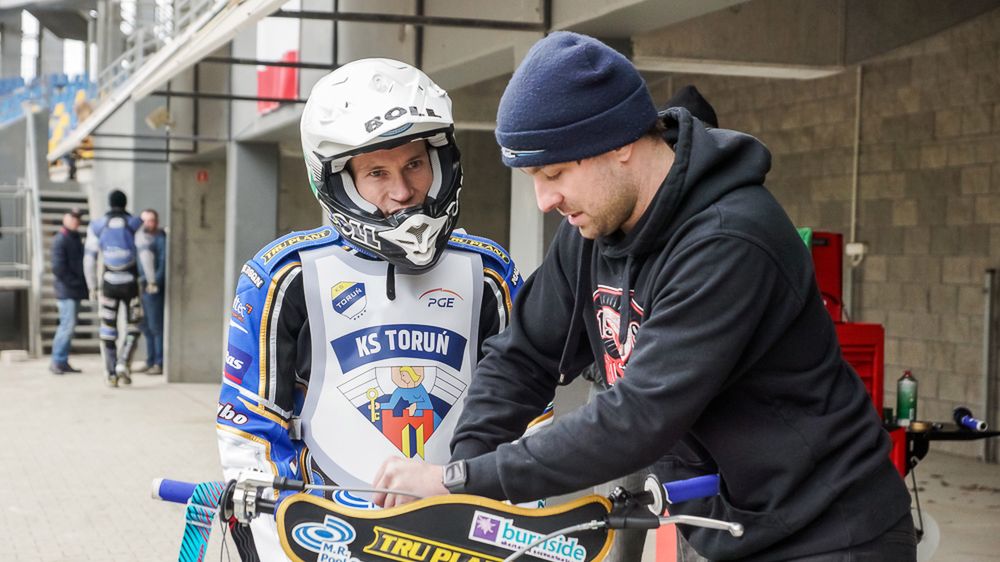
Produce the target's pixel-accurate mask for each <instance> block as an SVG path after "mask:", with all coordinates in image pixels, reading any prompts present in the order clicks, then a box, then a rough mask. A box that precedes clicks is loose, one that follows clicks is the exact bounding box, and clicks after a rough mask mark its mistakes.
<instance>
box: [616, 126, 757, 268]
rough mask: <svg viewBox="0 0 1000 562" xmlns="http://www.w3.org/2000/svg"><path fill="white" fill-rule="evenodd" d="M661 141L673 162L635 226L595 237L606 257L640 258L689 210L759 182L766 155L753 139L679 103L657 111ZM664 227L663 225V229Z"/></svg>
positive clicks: (698, 209)
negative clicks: (661, 126) (669, 149)
mask: <svg viewBox="0 0 1000 562" xmlns="http://www.w3.org/2000/svg"><path fill="white" fill-rule="evenodd" d="M660 119H661V120H662V121H663V123H664V124H665V125H666V127H667V130H666V132H665V133H664V140H666V142H667V143H668V144H670V145H671V147H672V148H673V150H674V164H673V165H672V166H671V167H670V171H669V172H668V173H667V177H666V178H665V179H664V180H663V183H662V184H661V185H660V189H659V191H658V192H657V194H656V196H655V197H654V198H653V201H652V203H651V204H650V206H649V208H648V209H646V212H645V213H644V214H643V215H642V217H641V218H640V219H639V222H638V223H637V224H636V226H635V228H634V229H632V231H631V232H629V233H628V234H627V235H623V234H622V233H621V232H617V233H615V234H612V235H609V236H606V237H603V238H601V239H599V240H598V244H599V245H600V247H601V250H602V252H603V253H604V255H605V256H607V257H609V258H615V257H619V258H622V257H626V256H634V257H640V256H644V255H646V254H649V253H652V252H655V251H657V250H659V249H660V248H662V247H663V246H664V245H666V243H667V241H668V240H669V239H670V237H671V236H673V234H674V233H675V232H676V231H677V230H678V229H679V228H680V227H681V225H683V224H684V222H685V221H686V220H687V219H689V218H690V217H692V216H694V215H695V214H697V213H699V212H701V211H703V210H704V209H706V208H707V207H709V206H710V205H712V204H713V203H715V202H716V201H717V200H718V199H719V198H721V197H722V196H724V195H726V194H727V193H729V192H731V191H733V190H736V189H739V188H741V187H744V186H753V185H763V183H764V176H766V175H767V172H768V171H769V170H770V169H771V153H770V152H769V151H768V150H767V147H765V146H764V144H763V143H761V142H760V141H759V140H757V139H756V138H754V137H752V136H750V135H747V134H744V133H739V132H736V131H730V130H727V129H709V128H706V126H705V124H704V123H702V122H701V121H699V120H698V119H696V118H694V117H692V116H691V113H689V112H688V110H686V109H684V108H682V107H672V108H670V109H667V110H666V111H664V112H662V113H660ZM664 225H667V228H664Z"/></svg>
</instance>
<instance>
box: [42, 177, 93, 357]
mask: <svg viewBox="0 0 1000 562" xmlns="http://www.w3.org/2000/svg"><path fill="white" fill-rule="evenodd" d="M39 203H40V205H39V207H40V210H41V213H40V215H41V217H40V218H41V223H42V224H41V234H42V246H43V248H44V257H45V259H44V263H45V265H44V269H43V273H42V293H41V297H42V298H41V329H42V348H43V349H44V353H46V354H48V353H51V352H52V338H53V337H54V336H55V333H56V328H57V327H58V326H59V308H58V305H57V304H56V292H55V287H54V285H53V283H54V281H55V276H54V275H53V274H52V237H53V236H54V235H55V233H56V232H58V231H59V227H60V226H61V225H62V217H63V215H64V214H65V213H67V212H69V211H70V210H71V209H73V208H74V207H77V208H79V209H80V210H81V211H83V216H82V218H81V226H80V234H81V235H83V236H84V237H86V229H87V225H88V224H90V215H89V213H88V211H87V197H86V196H85V195H84V194H83V193H80V192H79V191H76V192H74V191H62V190H60V191H55V190H52V191H42V192H40V193H39ZM99 327H100V322H99V319H98V316H97V306H96V303H94V302H92V301H89V300H84V301H81V302H80V312H79V316H78V319H77V323H76V330H75V331H74V332H73V349H72V351H73V352H75V353H98V352H99V351H100V339H98V329H99Z"/></svg>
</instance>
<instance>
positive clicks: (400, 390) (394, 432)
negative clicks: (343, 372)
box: [338, 365, 466, 458]
mask: <svg viewBox="0 0 1000 562" xmlns="http://www.w3.org/2000/svg"><path fill="white" fill-rule="evenodd" d="M465 387H466V385H465V383H464V382H462V380H461V379H459V378H458V377H456V376H455V375H452V374H450V373H448V372H447V371H445V370H444V369H441V368H438V367H430V366H417V365H412V366H411V365H400V366H393V367H377V368H375V369H371V370H369V371H365V372H364V373H361V374H359V375H358V376H356V377H354V378H352V379H351V380H349V381H347V382H345V383H343V384H340V385H339V386H338V388H339V389H340V391H341V392H342V393H343V394H344V396H345V397H346V398H347V399H348V400H350V402H351V404H353V405H354V407H355V408H356V409H357V411H358V413H359V414H360V415H362V416H364V418H365V419H366V420H367V421H368V422H369V423H371V424H372V425H373V426H374V427H375V428H376V429H377V430H378V431H379V432H380V433H382V435H384V436H385V438H386V439H388V440H389V441H391V442H392V444H393V445H394V446H395V447H396V448H397V449H399V451H400V452H402V453H403V455H405V456H406V457H408V458H413V457H420V458H425V457H424V446H425V445H426V444H427V441H428V440H429V439H430V438H431V436H432V435H434V431H435V430H436V429H437V428H438V427H439V426H440V425H441V421H442V420H443V419H444V417H445V416H447V415H448V412H449V411H450V410H451V408H452V406H454V404H455V402H457V401H458V399H459V398H460V397H461V396H462V393H463V392H464V391H465Z"/></svg>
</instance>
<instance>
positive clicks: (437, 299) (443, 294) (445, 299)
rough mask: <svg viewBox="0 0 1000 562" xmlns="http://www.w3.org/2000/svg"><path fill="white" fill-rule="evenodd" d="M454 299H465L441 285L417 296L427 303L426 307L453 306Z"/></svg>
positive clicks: (419, 299)
mask: <svg viewBox="0 0 1000 562" xmlns="http://www.w3.org/2000/svg"><path fill="white" fill-rule="evenodd" d="M456 299H457V300H460V301H464V300H465V299H464V298H462V295H460V294H458V293H456V292H455V291H452V290H450V289H445V288H443V287H438V288H437V289H431V290H429V291H425V292H424V294H422V295H420V296H419V297H417V300H418V301H424V302H426V303H427V308H455V300H456Z"/></svg>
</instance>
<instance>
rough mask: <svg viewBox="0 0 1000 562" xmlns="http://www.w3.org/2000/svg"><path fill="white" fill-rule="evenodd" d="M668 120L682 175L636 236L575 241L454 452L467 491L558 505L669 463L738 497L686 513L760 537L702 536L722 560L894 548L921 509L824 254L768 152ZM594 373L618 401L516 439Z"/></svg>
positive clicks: (672, 471)
mask: <svg viewBox="0 0 1000 562" xmlns="http://www.w3.org/2000/svg"><path fill="white" fill-rule="evenodd" d="M664 120H665V122H666V124H667V126H668V131H667V135H666V138H667V139H668V140H669V142H671V143H672V144H673V149H674V152H675V161H674V164H673V166H672V167H671V168H670V171H669V173H668V175H667V177H666V179H665V180H664V182H663V184H662V185H661V187H660V189H659V191H658V193H657V195H656V197H655V199H654V200H653V202H652V204H651V205H650V207H649V209H647V210H646V212H645V214H644V215H643V216H642V217H641V219H640V220H639V223H638V224H637V225H636V227H635V228H634V229H633V230H632V231H631V232H630V233H629V234H628V235H621V233H619V235H617V236H611V237H607V238H602V239H599V240H597V241H596V242H590V241H587V240H585V239H584V238H582V237H581V236H580V234H579V232H578V231H577V230H576V229H575V228H573V227H571V226H570V225H569V224H567V223H566V222H564V223H563V224H562V226H561V227H560V229H559V232H558V233H557V234H556V238H555V240H554V241H553V243H552V246H551V247H550V249H549V253H548V255H547V256H546V257H545V260H544V262H543V264H542V266H541V267H540V268H539V270H538V271H537V272H536V273H535V274H534V275H532V277H531V278H530V279H528V280H527V282H526V284H525V286H524V287H523V288H522V289H521V293H520V294H519V295H518V298H517V300H516V302H515V303H514V312H513V313H512V323H511V325H510V327H509V329H508V330H506V331H505V332H503V333H502V334H500V335H498V336H496V337H494V338H492V339H490V340H488V341H487V342H486V343H485V346H484V347H485V348H486V349H487V354H486V357H485V358H484V359H483V360H482V362H481V363H480V364H479V367H478V369H477V370H476V374H475V377H473V383H472V386H471V387H470V388H469V395H468V402H467V403H466V407H465V410H464V412H463V414H462V417H461V418H460V420H459V423H458V428H457V431H456V433H455V437H454V439H453V441H452V449H453V456H454V458H455V459H467V460H468V474H469V476H468V482H467V485H466V489H467V491H468V492H470V493H475V494H480V495H485V496H489V497H494V498H507V499H510V500H512V501H518V502H519V501H524V500H528V499H534V498H539V497H547V496H552V495H557V494H562V493H566V492H570V491H574V490H581V489H584V488H587V487H589V486H592V485H595V484H598V483H601V482H606V481H608V480H611V479H613V478H617V477H620V476H622V475H624V474H628V473H631V472H634V471H637V470H640V469H644V468H646V467H649V466H650V465H652V464H653V463H654V461H657V460H658V459H661V457H663V456H664V455H665V454H667V453H669V455H668V456H667V457H666V459H665V460H663V461H661V462H659V463H657V470H658V472H660V473H661V476H663V477H666V478H669V479H673V478H681V477H687V476H692V475H696V474H705V473H719V474H720V475H721V482H722V484H721V489H722V492H721V494H720V495H719V496H717V497H715V498H712V499H708V500H697V501H692V502H688V503H686V504H681V505H678V506H672V507H671V512H672V513H674V514H679V513H686V514H695V515H705V516H710V517H715V518H720V519H725V520H728V521H736V522H740V523H743V524H744V526H745V527H746V533H745V535H744V536H743V537H742V538H733V537H731V536H729V534H727V533H725V532H721V531H715V530H705V529H694V530H691V529H689V528H688V529H683V532H684V534H685V535H686V536H687V537H688V539H689V540H690V542H691V543H692V545H693V546H694V547H695V548H696V549H697V550H698V551H699V552H700V553H701V554H703V555H705V556H708V557H709V558H712V559H716V560H728V559H736V558H745V557H750V558H752V559H760V560H772V559H782V558H788V557H792V556H803V555H807V554H815V553H822V552H827V551H830V550H835V549H838V548H845V547H848V546H851V545H857V544H861V543H863V542H866V541H868V540H871V539H873V538H875V537H877V536H879V535H880V534H882V532H884V531H885V530H887V529H889V528H890V527H891V526H892V525H893V524H895V523H896V522H898V521H899V520H900V519H901V518H903V517H904V516H908V515H909V502H910V499H909V494H908V492H907V490H906V487H905V485H904V483H903V481H902V479H901V478H900V477H899V474H898V473H897V472H896V471H895V470H894V468H893V467H892V465H891V463H890V462H889V458H888V453H889V449H890V440H889V437H888V435H887V434H886V433H885V431H883V429H882V427H881V425H880V420H879V418H878V415H877V414H876V411H875V408H873V407H872V403H871V400H870V399H869V398H868V396H867V394H866V393H865V389H864V386H863V385H862V383H861V381H860V379H859V378H858V377H857V375H856V374H855V373H854V372H853V371H852V369H851V368H850V366H849V365H848V364H847V363H846V362H845V361H844V359H843V358H842V356H841V352H840V347H839V345H838V343H837V336H836V332H835V331H834V327H833V323H832V321H831V319H830V316H829V315H828V314H827V312H826V310H825V309H824V307H823V302H822V300H821V298H820V294H819V290H818V288H817V285H816V280H815V275H814V273H813V268H812V261H811V258H810V255H809V251H808V249H807V248H806V247H805V245H804V244H802V241H801V239H800V238H799V236H798V233H797V232H796V230H795V228H794V227H793V225H792V223H791V221H790V220H789V218H788V216H787V215H786V214H785V212H784V211H783V210H782V208H781V206H780V205H779V204H778V202H777V201H776V200H775V199H774V198H773V197H772V196H771V194H770V193H769V192H768V191H767V190H766V189H765V188H764V187H763V182H764V176H765V174H766V173H767V171H768V170H769V168H770V154H769V152H768V151H767V149H766V148H765V147H764V146H763V145H762V144H761V143H760V142H759V141H757V140H756V139H754V138H753V137H750V136H748V135H744V134H740V133H737V132H734V131H728V130H722V129H706V128H705V127H704V126H703V125H702V124H701V122H699V121H697V120H694V119H692V118H691V116H690V114H689V113H688V112H687V111H686V110H684V109H680V108H674V109H671V110H668V111H667V113H666V115H665V119H664ZM622 294H627V295H631V297H632V298H631V299H628V300H629V301H630V303H629V305H628V306H626V305H625V301H626V299H622V298H621V295H622ZM619 334H628V337H626V338H624V341H623V338H620V337H619ZM595 359H596V361H597V363H598V365H600V366H602V367H603V368H604V375H605V377H606V379H607V381H608V383H609V385H610V388H609V389H608V390H606V391H605V392H602V393H600V394H599V395H597V396H596V397H595V399H594V400H592V401H591V402H590V403H588V404H586V405H585V406H583V407H581V408H580V409H578V410H576V411H574V412H571V413H568V414H566V415H565V416H563V417H561V418H560V419H558V420H556V421H555V423H554V424H553V425H552V426H550V427H548V428H546V429H545V430H543V431H540V432H538V433H536V434H533V435H531V436H528V437H524V438H522V439H519V440H516V439H518V436H519V435H520V434H521V432H522V431H523V430H524V428H525V426H526V424H527V423H528V422H529V421H530V420H531V419H532V418H533V417H534V415H535V414H536V413H537V412H538V410H539V409H540V408H542V407H544V406H545V404H547V403H548V402H549V401H550V400H551V399H552V397H553V395H554V392H555V387H556V386H557V385H558V384H567V383H568V382H569V381H570V380H572V379H573V378H575V377H576V376H577V375H578V374H579V373H580V371H581V370H582V369H583V368H584V367H586V366H587V365H588V364H590V363H592V362H593V361H594V360H595ZM515 440H516V441H515Z"/></svg>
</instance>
